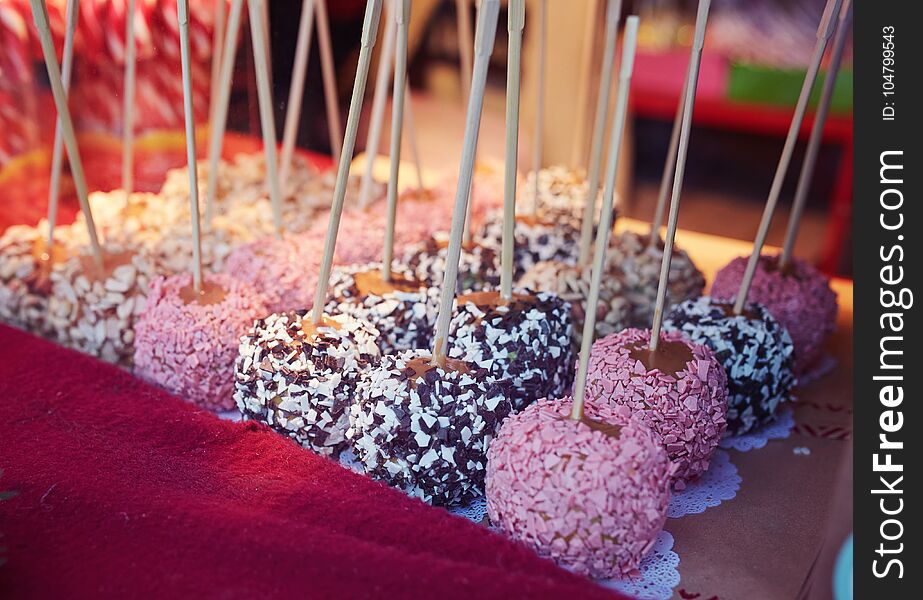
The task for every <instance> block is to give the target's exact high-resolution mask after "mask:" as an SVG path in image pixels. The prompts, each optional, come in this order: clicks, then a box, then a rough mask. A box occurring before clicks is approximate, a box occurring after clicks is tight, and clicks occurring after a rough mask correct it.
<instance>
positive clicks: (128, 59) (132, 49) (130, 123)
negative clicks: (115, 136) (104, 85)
mask: <svg viewBox="0 0 923 600" xmlns="http://www.w3.org/2000/svg"><path fill="white" fill-rule="evenodd" d="M137 56H138V49H137V47H136V44H135V0H128V10H127V12H126V14H125V89H124V92H123V100H124V108H123V109H122V110H123V112H124V114H125V118H124V119H123V121H124V124H123V126H122V189H123V190H124V191H125V197H126V198H127V197H128V196H129V195H130V194H131V191H132V189H133V188H134V174H135V148H134V147H135V72H136V70H137V60H138V59H137Z"/></svg>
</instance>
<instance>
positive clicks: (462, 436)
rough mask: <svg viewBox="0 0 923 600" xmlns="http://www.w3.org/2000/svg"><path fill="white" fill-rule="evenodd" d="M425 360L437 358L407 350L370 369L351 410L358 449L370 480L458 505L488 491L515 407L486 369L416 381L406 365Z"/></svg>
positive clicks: (436, 371) (437, 373)
mask: <svg viewBox="0 0 923 600" xmlns="http://www.w3.org/2000/svg"><path fill="white" fill-rule="evenodd" d="M420 357H422V358H424V359H425V360H427V361H429V360H430V359H431V355H430V353H429V351H425V350H408V351H406V352H401V353H400V354H393V355H389V356H384V357H383V358H382V361H381V364H380V365H379V366H378V367H377V368H374V369H371V371H370V372H369V373H368V376H367V377H366V378H365V380H364V381H363V383H362V385H361V386H360V389H359V400H358V402H357V403H356V404H355V405H353V408H352V427H351V429H350V437H351V439H352V447H353V450H354V452H355V454H356V456H357V457H358V459H359V461H360V462H361V463H362V465H363V466H364V467H365V470H366V472H367V473H368V474H369V475H371V476H372V477H374V478H376V479H381V480H383V481H385V482H387V483H388V484H389V485H391V486H394V487H396V488H399V489H402V490H404V491H405V492H406V493H408V494H410V495H411V496H415V497H418V498H420V499H421V500H423V501H424V502H427V503H429V504H435V505H441V506H448V505H453V504H458V503H461V502H465V501H467V500H470V499H472V498H474V497H476V496H479V495H481V494H483V492H484V473H485V470H486V468H487V455H486V452H487V448H488V446H489V445H490V442H491V440H492V439H493V437H494V435H496V433H497V430H498V429H499V428H500V422H501V421H502V420H503V419H504V418H506V417H507V415H509V414H510V412H511V411H512V406H511V405H510V402H509V400H507V398H506V391H505V386H504V385H503V384H502V383H499V382H490V381H489V378H488V377H487V373H486V371H485V370H484V369H481V368H479V367H477V366H476V365H468V367H469V369H470V370H469V371H468V372H464V373H463V372H460V371H458V370H445V369H442V368H433V369H430V370H429V371H427V372H426V373H425V374H424V375H423V376H417V375H416V374H415V371H414V370H413V369H412V368H409V367H408V363H410V361H412V360H413V359H416V358H420Z"/></svg>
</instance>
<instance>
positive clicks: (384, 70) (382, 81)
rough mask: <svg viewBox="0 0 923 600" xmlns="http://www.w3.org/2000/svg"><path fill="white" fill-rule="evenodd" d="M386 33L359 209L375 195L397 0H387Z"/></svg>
mask: <svg viewBox="0 0 923 600" xmlns="http://www.w3.org/2000/svg"><path fill="white" fill-rule="evenodd" d="M385 2H386V10H385V19H386V21H385V32H384V40H383V41H382V45H381V56H380V57H379V59H378V73H377V74H376V76H375V94H374V96H373V97H372V113H371V116H370V124H369V135H368V137H367V138H366V141H365V168H364V169H363V172H362V180H361V181H360V182H359V206H361V207H366V206H368V205H369V200H370V196H371V195H372V184H373V183H374V179H373V177H372V172H373V170H374V168H375V157H376V156H378V145H379V143H380V142H381V125H382V122H383V121H384V118H385V102H387V100H388V84H389V83H390V81H391V67H392V66H393V60H394V37H395V34H396V31H397V21H396V20H395V18H394V13H395V12H396V7H395V2H397V0H385Z"/></svg>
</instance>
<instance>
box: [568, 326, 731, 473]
mask: <svg viewBox="0 0 923 600" xmlns="http://www.w3.org/2000/svg"><path fill="white" fill-rule="evenodd" d="M660 339H661V340H663V341H665V342H678V343H682V344H684V345H685V346H686V347H687V348H688V349H689V350H690V352H691V353H692V354H691V356H692V360H691V361H689V362H688V363H686V366H685V368H684V369H683V370H682V371H680V372H678V373H675V374H674V373H664V372H663V371H661V370H660V369H652V370H648V369H647V367H646V366H645V365H644V364H643V363H642V362H641V361H639V360H635V359H634V358H632V357H631V356H630V355H631V351H632V349H633V348H639V347H640V348H647V347H649V346H650V341H651V332H650V330H647V329H645V330H641V329H625V330H623V331H620V332H619V333H614V334H612V335H608V336H606V337H604V338H602V339H600V340H597V341H596V342H595V343H594V344H593V349H592V351H591V353H590V362H589V367H588V370H587V387H586V400H587V402H589V403H592V404H598V405H599V411H600V413H603V414H606V413H607V412H609V411H611V412H614V413H615V416H616V419H614V420H615V422H623V421H624V420H625V419H628V418H631V417H633V416H637V417H639V418H641V419H642V420H643V421H644V423H646V424H647V425H648V427H650V428H651V430H652V431H653V432H654V433H655V434H656V435H657V437H658V439H659V440H660V442H661V443H662V444H663V447H664V449H665V450H666V451H667V455H668V456H669V457H670V460H671V461H673V463H674V465H675V467H676V469H675V471H674V475H673V483H674V485H675V487H676V488H677V489H683V488H685V487H686V483H687V482H690V481H693V480H695V479H697V478H698V477H699V475H701V474H702V473H704V472H705V471H706V470H707V469H708V464H709V462H710V461H711V457H712V455H713V454H714V452H715V449H716V448H717V447H718V442H719V441H720V440H721V436H723V435H724V431H725V429H726V428H727V420H726V416H727V375H725V373H724V367H722V366H721V363H719V362H718V359H717V358H716V357H715V354H714V352H712V351H711V350H710V349H709V348H708V347H707V346H703V345H701V344H695V343H692V342H690V341H689V340H687V339H685V338H684V337H683V336H682V334H680V333H678V332H669V333H665V334H662V335H661V337H660ZM606 420H610V419H609V417H606Z"/></svg>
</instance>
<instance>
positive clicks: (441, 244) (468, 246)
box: [433, 238, 477, 252]
mask: <svg viewBox="0 0 923 600" xmlns="http://www.w3.org/2000/svg"><path fill="white" fill-rule="evenodd" d="M433 242H434V243H435V244H436V249H437V250H445V249H446V248H448V247H449V240H448V239H436V238H433ZM461 247H462V250H464V251H466V252H471V251H472V250H474V249H475V248H477V244H476V243H474V242H462V246H461Z"/></svg>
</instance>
